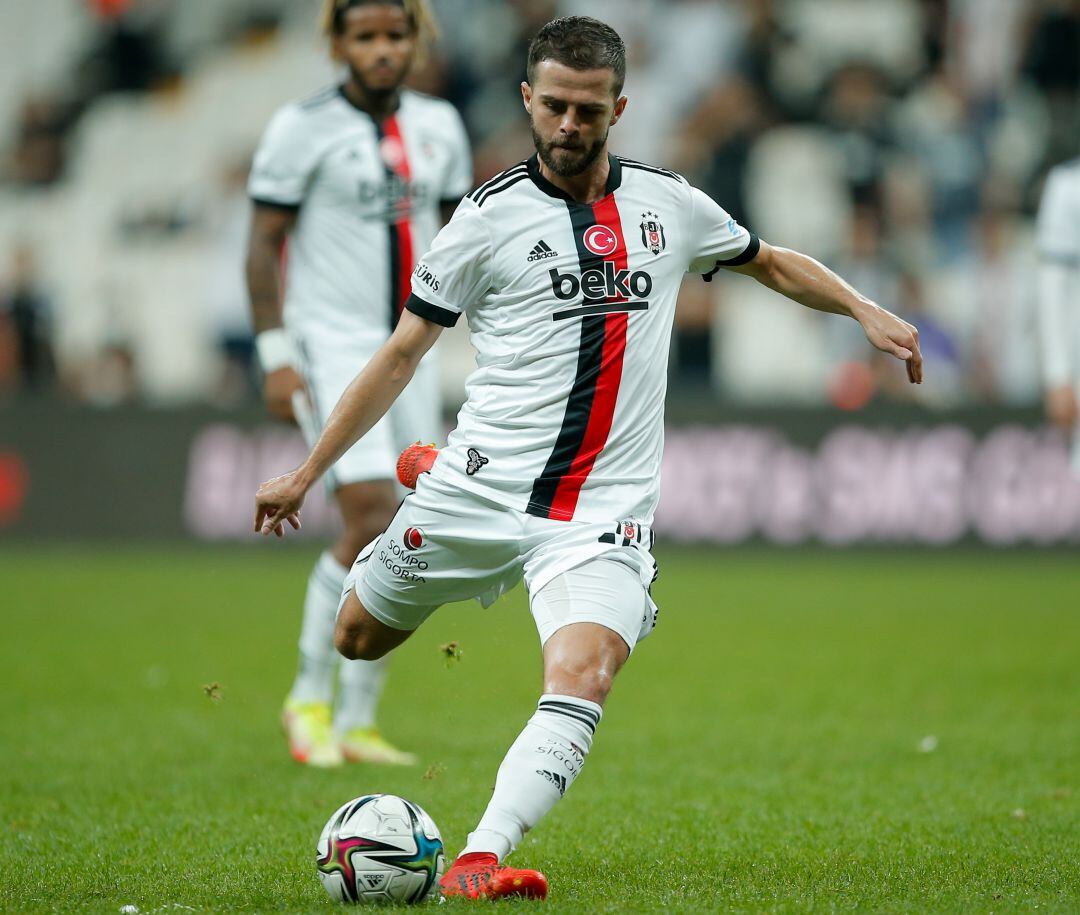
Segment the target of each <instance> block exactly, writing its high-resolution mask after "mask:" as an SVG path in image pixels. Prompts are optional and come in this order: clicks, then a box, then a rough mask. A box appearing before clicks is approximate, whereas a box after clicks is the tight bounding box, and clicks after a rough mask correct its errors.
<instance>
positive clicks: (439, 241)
mask: <svg viewBox="0 0 1080 915" xmlns="http://www.w3.org/2000/svg"><path fill="white" fill-rule="evenodd" d="M625 72H626V64H625V48H624V46H623V42H622V40H621V39H620V38H619V36H618V34H617V33H616V32H615V31H614V30H613V29H611V28H610V27H609V26H607V25H605V24H603V23H601V22H598V21H596V20H594V19H590V18H585V17H569V18H564V19H558V20H555V21H554V22H550V23H548V24H547V25H546V26H544V27H543V28H542V29H541V30H540V32H539V34H538V35H537V36H536V38H535V39H534V41H533V43H532V45H531V47H530V50H529V58H528V81H527V82H526V83H524V84H522V87H521V90H522V95H523V98H524V103H525V109H526V111H527V112H528V113H529V117H530V120H531V124H532V131H533V139H534V142H535V146H536V155H535V156H533V157H532V158H530V159H529V160H527V161H525V162H522V163H521V164H520V165H517V166H514V167H513V168H511V169H509V170H508V171H506V172H504V173H503V174H502V175H500V176H498V177H496V178H494V179H492V180H491V181H489V182H487V183H486V184H484V185H482V186H480V187H479V188H477V189H476V190H475V191H473V193H472V194H470V195H469V196H468V197H467V198H466V199H465V200H463V201H462V203H461V205H460V206H459V207H458V210H457V212H456V213H455V214H454V217H453V219H452V220H451V221H450V223H449V224H448V225H447V226H446V227H445V228H444V229H443V230H442V231H441V232H440V233H439V235H438V236H437V237H436V239H435V242H434V244H433V245H432V247H431V249H430V250H429V251H428V253H427V254H426V255H425V256H424V257H423V258H422V259H421V262H420V263H419V264H418V265H417V268H416V273H415V276H414V277H413V294H412V296H411V297H410V299H409V301H408V303H407V306H406V308H407V314H406V315H405V316H403V318H402V320H401V322H400V323H399V324H398V327H397V330H396V331H395V332H394V335H393V337H391V339H390V340H389V341H388V343H387V344H386V346H384V347H383V348H382V349H381V350H380V351H379V352H378V353H377V354H376V355H375V357H374V358H373V359H372V360H371V361H370V362H369V363H368V365H367V366H366V367H365V368H364V370H363V371H362V372H360V374H359V375H358V376H357V377H356V379H355V380H354V381H353V382H352V384H350V385H349V387H348V389H347V390H346V391H345V394H344V395H343V396H342V399H341V401H340V402H339V403H338V405H337V406H336V407H335V409H334V412H333V414H332V415H331V417H330V421H329V422H328V423H327V425H326V428H325V430H324V431H323V434H322V436H321V437H320V439H319V441H318V442H317V443H316V445H315V447H314V448H313V449H312V452H311V454H310V456H309V457H308V458H307V460H306V461H305V462H304V463H303V464H302V465H301V466H300V467H298V468H297V469H296V470H294V471H292V472H290V473H287V474H285V475H283V476H280V477H277V478H275V479H273V480H271V481H269V482H267V483H265V484H263V486H262V488H261V489H260V490H259V492H258V495H257V497H256V512H255V529H256V530H257V531H261V532H263V533H264V534H269V533H271V532H273V533H276V534H278V535H279V536H280V535H283V534H284V525H285V524H286V523H288V524H290V525H292V526H293V527H298V526H299V523H300V520H299V516H298V512H299V511H300V506H301V504H302V501H303V498H304V493H305V492H306V491H307V490H308V489H309V488H310V487H311V486H312V485H313V484H314V482H315V481H316V480H317V479H318V478H319V476H320V475H321V474H323V473H324V472H325V471H326V470H327V469H328V468H329V467H331V466H332V464H333V462H334V461H335V460H336V459H337V457H338V455H339V454H341V453H342V452H343V451H344V450H345V449H346V448H348V447H349V445H350V444H351V443H352V442H353V441H355V439H356V438H357V437H358V436H361V435H363V434H364V433H365V432H366V431H367V430H368V429H369V428H371V426H372V424H374V423H375V422H377V421H378V418H379V417H380V416H382V414H383V413H384V412H385V411H386V410H387V409H389V407H390V405H391V404H392V403H394V401H395V399H396V398H397V396H398V394H399V392H400V391H401V390H402V389H403V388H404V387H405V385H406V384H407V382H408V380H409V378H410V377H411V376H412V374H413V371H414V369H415V366H416V365H417V364H418V363H419V361H420V359H421V357H422V356H423V354H424V353H425V352H426V351H427V349H428V347H430V346H431V345H432V343H433V342H434V341H435V340H436V339H437V338H438V336H439V334H440V332H441V331H442V329H443V328H444V327H446V326H450V325H452V324H454V323H455V322H456V321H457V320H458V319H459V318H460V317H461V315H462V314H465V315H466V317H467V320H468V323H469V328H470V330H471V332H472V339H473V342H474V344H475V345H476V349H477V351H478V356H477V368H476V370H475V372H474V373H473V375H472V377H471V378H470V381H469V385H468V391H469V395H468V400H467V402H466V404H465V406H464V407H463V408H462V410H461V413H460V415H459V417H458V426H457V429H456V430H455V431H454V432H453V433H452V434H451V436H450V439H449V442H448V444H447V446H446V447H445V448H444V449H443V450H441V451H440V452H439V455H438V457H437V459H436V460H435V464H434V466H433V467H432V469H431V472H430V473H428V474H424V475H422V476H421V478H420V480H419V481H418V483H417V488H416V492H415V494H413V495H412V496H410V497H409V498H407V499H406V500H405V502H404V503H403V505H402V507H401V508H400V510H399V511H398V513H397V514H396V515H395V516H394V519H393V521H392V522H391V523H390V525H389V527H388V528H387V529H386V531H385V532H384V533H383V534H382V535H381V536H380V537H379V538H378V540H376V541H375V542H374V543H373V544H372V545H371V546H370V547H369V548H367V549H365V550H364V552H363V553H362V554H361V556H360V558H359V559H358V560H357V563H356V565H355V566H354V567H353V569H352V571H351V572H350V575H349V578H348V580H347V584H348V591H347V592H346V595H345V598H344V600H343V602H342V606H341V610H340V613H339V615H338V623H337V630H336V634H335V639H336V644H337V646H338V649H339V650H340V651H341V652H342V653H343V654H344V655H346V656H347V657H353V658H379V657H382V656H383V655H384V654H385V653H386V652H388V651H390V650H392V649H393V648H394V647H395V646H397V645H400V644H401V643H402V642H404V641H405V639H407V638H408V637H409V635H410V634H411V633H412V632H413V631H414V630H415V629H416V628H417V627H418V626H419V625H420V624H421V623H422V622H423V621H424V620H425V619H426V618H427V617H428V616H429V615H430V614H431V613H433V612H434V611H435V610H436V609H437V608H438V607H439V606H440V605H441V604H443V603H446V602H450V601H458V600H463V599H467V598H471V597H476V598H479V599H480V600H481V601H482V602H484V603H485V604H486V603H489V602H490V601H492V600H494V599H495V598H496V597H497V596H498V595H499V594H500V593H502V592H504V591H506V590H507V589H509V588H510V587H511V586H513V584H514V583H515V582H516V581H518V580H519V579H520V578H521V577H522V576H524V579H525V584H526V587H527V590H528V593H529V599H530V606H531V610H532V613H533V617H534V619H535V622H536V626H537V629H538V631H539V635H540V641H541V644H542V651H543V662H544V673H543V693H542V695H541V696H540V700H539V703H538V704H537V708H536V712H535V713H534V714H533V715H532V717H531V718H530V719H529V721H528V722H527V724H526V725H525V728H524V730H523V731H522V732H521V735H520V736H519V737H518V738H517V740H516V741H515V742H514V744H513V745H512V746H511V747H510V750H509V751H508V752H507V754H506V757H505V759H504V760H503V763H502V765H501V766H500V768H499V772H498V776H497V778H496V781H495V788H494V793H493V795H492V797H491V800H490V803H489V804H488V807H487V809H486V810H485V812H484V814H483V816H482V817H481V819H480V822H479V824H478V825H477V827H476V829H475V830H474V831H473V832H472V833H471V834H470V835H469V838H468V842H467V844H466V845H465V848H464V851H463V852H462V854H461V855H460V856H459V857H458V858H457V860H456V861H455V862H454V864H453V866H452V867H451V868H450V869H449V870H448V871H447V873H446V874H445V875H444V877H443V879H442V890H443V893H444V894H445V895H449V896H468V897H472V898H477V897H481V896H484V897H500V896H509V895H525V896H538V897H539V896H544V895H545V894H546V892H547V882H546V880H545V878H544V876H543V875H542V874H540V873H539V872H537V871H532V870H522V869H515V868H511V867H508V866H506V865H505V864H503V860H504V859H505V858H506V856H507V855H509V854H510V852H511V851H513V849H514V847H515V846H516V845H517V844H518V843H519V842H520V841H521V839H522V836H523V835H524V834H525V832H526V831H527V830H528V829H530V828H531V827H533V826H535V825H536V823H537V822H539V820H540V819H541V817H543V816H544V815H545V814H546V813H547V812H548V811H549V810H550V809H551V808H552V807H553V806H554V805H555V803H556V802H557V801H558V800H559V798H561V797H562V796H563V794H564V793H565V792H566V791H567V790H568V789H569V788H570V786H571V785H572V784H573V782H574V780H575V779H576V778H577V776H578V774H579V773H580V772H581V768H582V765H583V763H584V762H585V759H586V757H587V756H588V753H589V749H590V747H591V746H592V742H593V735H594V733H595V732H596V730H597V728H598V726H599V725H600V720H601V716H602V713H603V706H604V702H605V700H606V699H607V696H608V692H609V690H610V689H611V685H612V680H613V678H614V677H615V675H616V674H617V673H618V671H619V668H620V667H622V665H623V664H624V663H625V662H626V660H627V658H628V657H629V656H630V653H631V651H632V650H633V649H634V647H635V645H636V644H637V642H638V641H639V640H640V639H642V638H643V637H644V636H646V635H647V634H648V633H649V632H650V630H651V629H652V628H653V625H654V623H655V620H656V607H655V604H654V603H653V601H652V598H651V597H650V594H649V586H650V584H651V582H652V580H653V577H654V573H655V565H654V562H653V559H652V556H651V555H650V548H651V545H652V532H651V523H652V518H653V510H654V508H655V507H656V502H657V497H658V491H659V480H658V474H659V469H660V456H661V450H662V445H663V413H664V394H665V388H666V380H667V359H668V343H669V340H670V336H671V325H672V319H673V317H674V314H673V313H674V309H675V300H676V295H677V292H678V289H679V285H680V281H681V280H682V277H683V274H684V273H686V272H687V271H688V270H690V271H694V272H698V273H702V274H707V275H711V274H712V273H714V272H715V271H716V270H718V269H727V270H734V271H737V272H739V273H743V274H746V275H748V276H751V277H753V278H754V279H756V280H758V281H759V282H761V283H764V284H765V285H766V286H768V287H770V288H772V289H775V290H776V291H778V292H780V293H782V294H783V295H786V296H788V297H789V298H792V299H795V300H796V301H798V302H800V303H802V304H803V305H806V306H808V307H810V308H815V309H817V310H819V311H827V312H832V313H835V314H840V315H846V316H848V317H852V318H854V319H856V320H857V321H858V322H859V323H860V324H861V325H862V327H863V329H864V330H865V332H866V335H867V337H868V338H869V339H870V342H871V343H872V344H874V345H875V346H876V347H878V348H879V349H882V350H884V351H885V352H887V353H891V354H892V355H894V356H896V357H897V358H899V359H902V360H904V361H905V363H906V366H907V374H908V378H909V379H910V381H912V382H914V383H918V382H920V381H921V380H922V357H921V355H920V353H919V345H918V335H917V333H916V331H915V328H914V327H912V326H911V325H910V324H907V323H905V322H904V321H902V320H900V319H899V318H897V317H895V316H894V315H892V314H890V313H889V312H888V311H885V310H884V309H883V308H880V307H879V306H878V305H876V304H874V303H873V302H871V301H870V300H868V299H866V298H864V297H863V296H861V295H859V294H858V293H857V292H856V291H855V290H854V289H852V288H851V287H850V286H849V285H847V284H846V283H845V282H844V281H843V280H841V279H840V278H839V277H837V276H836V275H835V274H833V273H831V272H830V271H829V270H827V269H826V268H825V267H823V266H822V265H821V264H819V263H817V262H816V261H814V260H812V259H811V258H809V257H806V256H804V255H802V254H798V253H796V252H794V251H789V250H785V249H783V248H777V247H773V246H771V245H768V244H766V243H765V242H763V241H761V240H759V239H758V238H757V237H756V236H754V235H753V234H752V233H750V232H748V231H747V230H746V229H744V228H743V227H742V226H740V225H739V224H738V223H736V222H735V220H733V219H732V218H731V217H730V216H729V215H728V214H727V213H726V212H725V211H724V210H723V209H722V208H721V207H720V206H719V205H718V204H717V203H715V202H714V201H713V200H711V199H710V198H709V197H707V196H706V195H705V194H703V193H702V192H701V191H699V190H696V189H695V188H693V187H691V186H690V185H689V184H688V183H687V182H686V181H685V180H684V179H683V178H681V177H680V176H679V175H677V174H675V173H673V172H670V171H668V170H666V169H663V168H657V167H655V166H652V165H643V164H641V163H640V162H635V161H632V160H630V159H620V158H618V157H615V156H611V155H609V154H608V151H607V138H608V130H609V128H611V127H613V126H614V125H615V124H617V123H618V121H619V118H620V116H621V115H622V113H623V111H624V110H625V108H626V104H627V100H626V98H624V97H622V95H621V90H622V86H623V80H624V77H625Z"/></svg>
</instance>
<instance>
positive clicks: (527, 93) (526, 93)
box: [521, 82, 532, 114]
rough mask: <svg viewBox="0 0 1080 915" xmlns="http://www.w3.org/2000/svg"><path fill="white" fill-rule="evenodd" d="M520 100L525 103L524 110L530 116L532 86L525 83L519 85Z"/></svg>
mask: <svg viewBox="0 0 1080 915" xmlns="http://www.w3.org/2000/svg"><path fill="white" fill-rule="evenodd" d="M521 100H522V102H524V103H525V110H526V111H527V112H529V114H532V86H530V85H529V84H528V83H527V82H522V84H521Z"/></svg>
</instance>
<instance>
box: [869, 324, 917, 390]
mask: <svg viewBox="0 0 1080 915" xmlns="http://www.w3.org/2000/svg"><path fill="white" fill-rule="evenodd" d="M859 323H860V324H861V325H862V329H863V330H864V331H865V332H866V338H867V339H868V340H869V341H870V342H871V343H873V344H874V346H876V347H877V348H878V349H879V350H881V351H882V352H883V353H889V354H890V355H891V356H895V357H896V358H897V359H902V360H903V361H904V362H905V363H906V364H907V376H908V381H910V382H911V383H912V384H922V380H923V366H922V353H921V352H920V351H919V331H918V329H917V328H916V327H915V325H914V324H908V322H907V321H903V320H901V319H900V318H898V317H897V316H896V315H894V314H893V313H892V312H890V311H886V310H885V309H884V308H881V307H880V306H878V305H875V306H874V307H873V308H872V309H870V310H869V311H868V312H866V313H865V314H864V315H860V317H859Z"/></svg>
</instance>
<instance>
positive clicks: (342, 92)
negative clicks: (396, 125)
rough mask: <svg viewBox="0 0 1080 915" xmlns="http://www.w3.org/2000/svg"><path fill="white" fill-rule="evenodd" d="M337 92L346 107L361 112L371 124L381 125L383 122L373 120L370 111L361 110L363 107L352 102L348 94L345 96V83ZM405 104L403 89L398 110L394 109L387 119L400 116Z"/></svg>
mask: <svg viewBox="0 0 1080 915" xmlns="http://www.w3.org/2000/svg"><path fill="white" fill-rule="evenodd" d="M337 91H338V95H339V96H340V97H341V100H342V101H343V102H344V103H345V104H346V105H348V106H349V107H350V108H352V110H353V111H357V112H359V113H360V114H362V115H364V117H366V118H367V119H368V120H369V121H371V122H372V123H373V124H376V123H381V122H377V121H376V120H375V118H373V117H372V116H371V112H370V111H368V110H367V109H366V108H361V107H360V106H359V105H357V104H356V102H354V101H353V100H352V99H351V98H349V96H348V95H346V94H345V84H344V83H339V84H338V87H337ZM404 104H405V90H404V89H402V90H401V96H400V97H399V99H398V106H397V108H395V109H394V110H393V111H392V112H390V114H388V115H387V118H392V117H394V116H395V115H398V114H400V113H401V108H402V106H403V105H404Z"/></svg>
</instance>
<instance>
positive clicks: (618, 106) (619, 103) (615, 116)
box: [611, 95, 629, 127]
mask: <svg viewBox="0 0 1080 915" xmlns="http://www.w3.org/2000/svg"><path fill="white" fill-rule="evenodd" d="M628 101H629V99H628V98H627V97H626V96H625V95H624V96H621V97H620V98H619V99H617V100H616V101H615V110H614V111H613V112H611V126H612V127H614V126H615V125H616V124H618V123H619V118H621V117H622V116H623V112H624V111H626V103H627V102H628Z"/></svg>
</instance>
